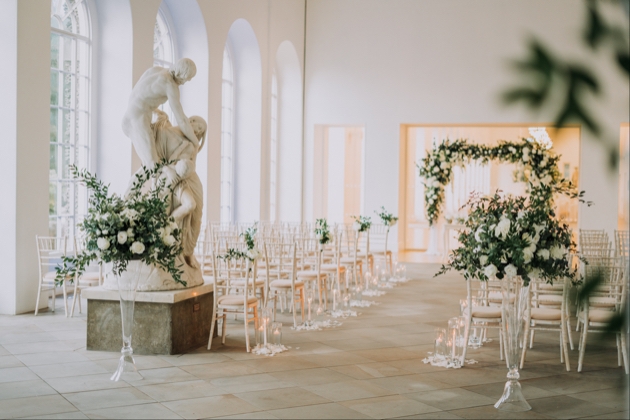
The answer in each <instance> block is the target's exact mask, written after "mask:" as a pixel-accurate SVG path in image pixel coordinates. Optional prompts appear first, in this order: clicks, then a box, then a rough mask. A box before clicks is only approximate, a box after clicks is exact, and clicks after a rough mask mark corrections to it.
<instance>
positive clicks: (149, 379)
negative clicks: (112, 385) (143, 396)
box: [126, 366, 197, 386]
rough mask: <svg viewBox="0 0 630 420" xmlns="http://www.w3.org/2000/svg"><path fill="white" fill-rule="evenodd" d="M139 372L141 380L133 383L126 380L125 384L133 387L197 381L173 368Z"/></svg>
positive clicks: (184, 372)
mask: <svg viewBox="0 0 630 420" xmlns="http://www.w3.org/2000/svg"><path fill="white" fill-rule="evenodd" d="M139 372H140V374H141V375H142V378H143V379H139V380H134V381H129V380H127V381H126V382H128V383H129V384H131V385H134V386H144V385H153V384H164V383H169V382H183V381H193V380H195V379H197V378H196V377H195V376H194V375H191V374H190V373H188V372H186V371H184V370H182V369H180V368H177V367H174V366H172V367H166V368H159V369H144V370H139Z"/></svg>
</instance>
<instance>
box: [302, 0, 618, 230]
mask: <svg viewBox="0 0 630 420" xmlns="http://www.w3.org/2000/svg"><path fill="white" fill-rule="evenodd" d="M583 14H584V5H583V3H582V2H576V1H573V0H556V1H553V2H549V1H544V0H512V1H504V0H476V1H464V0H457V1H455V0H451V1H444V0H423V1H413V0H387V1H383V0H317V1H311V2H308V3H307V21H306V62H305V67H306V79H305V97H306V100H305V110H304V112H305V130H304V131H305V173H304V176H305V183H304V188H305V201H304V209H305V219H306V220H310V219H311V218H312V214H311V209H312V208H313V205H312V202H313V179H312V177H313V159H312V156H313V138H314V132H315V125H316V124H342V125H365V127H366V139H365V141H366V143H365V156H366V162H365V164H366V168H368V170H367V171H366V178H365V185H366V190H365V212H366V213H369V214H371V213H372V211H373V209H377V208H380V206H381V205H384V206H385V207H386V208H387V209H389V210H390V211H394V213H397V211H398V176H399V174H398V171H399V167H400V165H399V138H400V124H402V123H423V124H436V125H440V124H449V123H521V122H522V123H524V125H527V123H531V122H532V121H538V122H545V123H549V122H552V121H549V120H550V119H551V118H550V117H548V116H545V115H540V116H532V115H530V114H528V113H527V112H525V110H524V109H523V108H520V107H511V108H506V107H505V106H504V105H503V104H502V103H501V102H500V100H499V95H500V93H501V91H502V90H503V89H504V88H506V87H510V86H513V85H514V84H515V83H516V82H518V79H517V77H516V76H515V75H514V74H513V73H512V72H511V70H510V69H509V66H508V61H509V60H510V59H514V58H521V57H523V56H524V55H525V51H526V50H525V46H526V40H527V38H526V37H527V35H529V34H532V33H533V34H537V35H539V36H540V37H541V38H542V39H544V40H546V41H547V40H549V45H550V47H551V48H553V49H554V51H559V52H560V53H561V54H562V55H563V56H565V57H575V56H579V55H580V54H581V51H582V49H583V48H582V46H581V44H580V38H579V36H580V32H579V30H580V28H581V25H582V22H583V19H584V16H583ZM602 61H605V60H602ZM589 65H593V66H597V65H598V63H589ZM597 70H598V72H599V73H598V74H600V75H601V77H600V79H601V80H602V81H605V82H606V83H607V85H606V87H605V89H604V92H605V93H606V95H608V96H606V98H605V99H604V100H602V101H600V102H597V101H595V100H594V101H592V103H594V104H596V105H597V106H598V107H599V111H600V112H599V113H600V114H601V115H603V116H604V117H605V118H606V120H607V121H608V123H609V127H611V128H610V130H611V131H613V134H614V133H618V131H619V124H620V123H621V122H622V121H627V120H628V114H629V105H628V96H629V95H628V84H627V82H626V83H624V82H622V81H621V77H620V73H619V72H618V71H616V70H615V69H611V68H607V67H602V66H599V67H598V68H597ZM582 132H583V135H582V149H581V150H582V163H581V165H580V166H581V168H582V171H581V174H580V187H581V188H583V189H585V190H586V192H587V197H588V199H590V200H593V201H595V202H596V205H595V206H594V207H591V208H588V209H587V208H583V209H582V211H581V220H580V223H581V227H583V228H591V229H594V228H606V229H609V230H612V229H614V227H615V224H616V210H615V209H616V208H617V206H616V203H617V201H616V196H617V193H616V191H617V184H616V179H615V178H614V174H609V173H608V171H607V169H605V168H606V167H607V162H606V156H605V153H604V152H603V151H602V148H601V146H600V145H599V144H596V143H595V142H593V141H592V139H591V138H590V137H589V136H588V135H587V134H584V130H582ZM618 136H619V135H618V134H615V135H614V136H612V138H613V139H615V141H618ZM392 240H393V241H396V239H395V238H392Z"/></svg>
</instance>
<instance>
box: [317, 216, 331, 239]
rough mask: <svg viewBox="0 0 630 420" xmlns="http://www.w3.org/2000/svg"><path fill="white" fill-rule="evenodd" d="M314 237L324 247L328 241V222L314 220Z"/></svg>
mask: <svg viewBox="0 0 630 420" xmlns="http://www.w3.org/2000/svg"><path fill="white" fill-rule="evenodd" d="M315 236H317V240H319V243H320V244H322V245H326V244H327V243H328V242H329V241H330V231H329V230H328V222H327V221H326V219H316V220H315Z"/></svg>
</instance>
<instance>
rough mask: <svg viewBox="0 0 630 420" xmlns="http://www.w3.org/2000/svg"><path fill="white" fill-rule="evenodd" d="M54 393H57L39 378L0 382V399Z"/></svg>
mask: <svg viewBox="0 0 630 420" xmlns="http://www.w3.org/2000/svg"><path fill="white" fill-rule="evenodd" d="M54 394H57V391H55V390H54V389H53V388H51V387H50V386H49V385H48V384H47V383H46V382H44V381H42V380H41V379H34V380H31V381H20V382H3V383H0V400H8V399H11V398H25V397H37V396H39V395H54Z"/></svg>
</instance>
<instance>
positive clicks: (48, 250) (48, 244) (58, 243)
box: [35, 235, 68, 282]
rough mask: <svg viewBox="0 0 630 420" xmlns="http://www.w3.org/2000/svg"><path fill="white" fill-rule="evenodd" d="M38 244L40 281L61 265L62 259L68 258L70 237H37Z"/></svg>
mask: <svg viewBox="0 0 630 420" xmlns="http://www.w3.org/2000/svg"><path fill="white" fill-rule="evenodd" d="M35 241H36V242H37V258H38V260H39V281H40V282H41V281H42V280H43V278H44V275H46V273H48V272H49V271H54V269H55V267H57V266H59V265H61V264H60V263H61V258H62V257H64V256H66V252H67V246H68V237H66V236H39V235H36V236H35Z"/></svg>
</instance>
